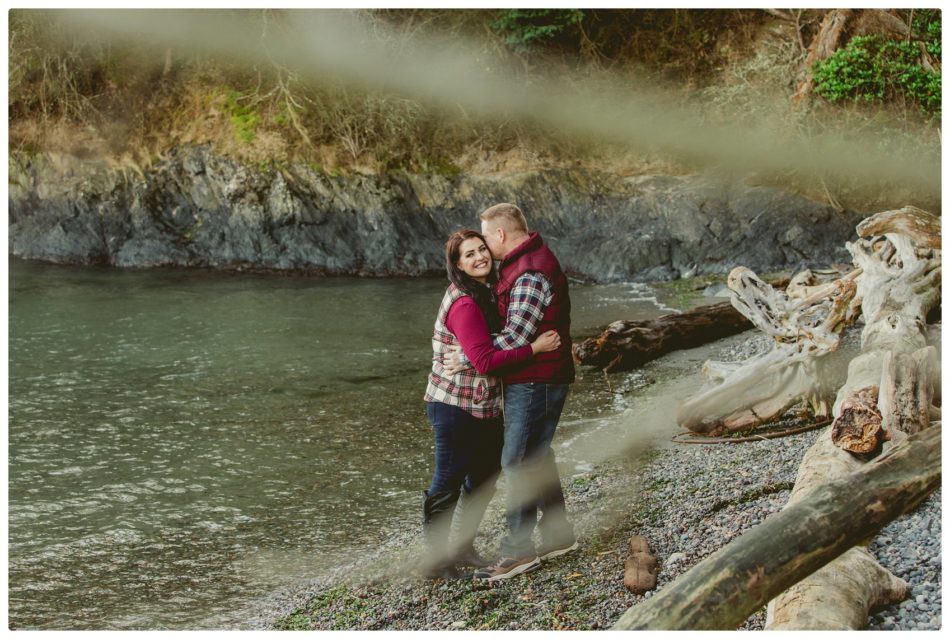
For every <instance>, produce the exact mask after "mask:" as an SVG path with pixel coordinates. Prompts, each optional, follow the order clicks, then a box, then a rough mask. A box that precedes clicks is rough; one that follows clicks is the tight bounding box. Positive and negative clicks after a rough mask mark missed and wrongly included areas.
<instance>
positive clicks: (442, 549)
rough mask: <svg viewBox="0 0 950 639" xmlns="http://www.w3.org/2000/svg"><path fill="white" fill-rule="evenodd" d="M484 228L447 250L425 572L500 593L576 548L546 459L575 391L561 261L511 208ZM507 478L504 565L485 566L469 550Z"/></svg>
mask: <svg viewBox="0 0 950 639" xmlns="http://www.w3.org/2000/svg"><path fill="white" fill-rule="evenodd" d="M480 218H481V223H482V232H481V233H478V232H477V231H459V232H457V233H454V234H453V235H452V236H451V237H450V238H449V240H448V242H447V243H446V245H445V266H446V270H447V271H448V276H449V281H450V282H451V283H450V284H449V287H448V289H447V290H446V291H445V296H444V297H443V298H442V304H441V306H440V307H439V312H438V316H437V317H436V320H435V332H434V335H433V337H432V349H433V357H432V372H431V373H430V375H429V384H428V387H427V388H426V394H425V401H426V413H427V415H428V418H429V421H430V422H431V423H432V428H433V432H434V435H435V472H434V473H433V477H432V483H431V485H430V486H429V490H427V491H426V492H425V504H424V524H423V530H424V535H425V542H426V553H425V556H424V561H423V567H422V568H423V574H425V575H426V576H429V577H443V578H457V577H459V576H460V574H461V573H460V572H459V567H460V566H472V567H474V568H476V570H475V573H474V577H475V579H479V580H484V581H498V580H502V579H507V578H509V577H513V576H515V575H519V574H521V573H524V572H527V571H529V570H533V569H535V568H537V567H538V566H540V563H541V560H543V559H550V558H553V557H557V556H559V555H563V554H565V553H567V552H570V551H572V550H575V549H576V548H577V547H578V544H577V540H576V539H575V536H574V530H573V526H571V524H570V522H569V521H568V519H567V512H566V510H565V506H564V493H563V492H562V490H561V480H560V477H559V476H558V471H557V466H556V465H555V459H554V451H553V450H552V448H551V440H552V439H553V438H554V431H555V428H556V427H557V423H558V420H559V418H560V416H561V410H562V408H563V407H564V400H565V399H566V397H567V392H568V385H569V384H570V383H571V382H573V381H574V362H573V360H572V359H571V338H570V327H571V301H570V296H569V295H568V285H567V277H566V276H565V275H564V273H563V271H562V270H561V266H560V264H559V263H558V261H557V258H556V257H555V256H554V254H553V253H552V252H551V251H550V249H548V247H547V246H546V245H545V244H544V241H543V240H542V239H541V236H540V235H539V234H538V233H537V232H532V233H529V232H528V225H527V222H526V221H525V217H524V214H523V213H522V212H521V210H520V209H519V208H518V207H517V206H515V205H513V204H497V205H495V206H493V207H491V208H489V209H487V210H486V211H484V212H483V213H482V214H481V215H480ZM493 259H494V260H500V264H499V266H498V269H497V271H496V270H495V268H494V264H493ZM502 469H503V470H504V472H505V482H506V486H507V490H506V504H505V510H506V512H505V516H506V520H507V526H508V533H507V535H506V536H505V537H504V539H502V541H501V552H500V555H501V556H500V557H499V558H498V559H497V560H495V561H488V560H485V559H483V558H482V557H480V556H479V555H478V553H477V552H476V550H475V547H474V545H473V542H474V540H475V534H476V532H477V530H478V526H479V524H480V522H481V520H482V516H483V515H484V513H485V509H486V508H487V507H488V503H489V502H490V501H491V498H492V495H493V494H494V491H495V481H496V479H497V478H498V474H499V471H500V470H502ZM456 506H458V510H459V513H458V517H457V522H456V523H457V524H458V525H457V529H458V535H457V539H456V540H455V542H454V543H453V544H451V545H450V544H449V536H450V532H451V529H452V519H453V516H454V515H455V511H456ZM539 510H540V511H541V519H540V522H538V511H539ZM536 525H537V527H538V529H539V531H540V544H539V546H538V547H535V545H534V542H533V541H532V533H533V532H534V528H535V526H536Z"/></svg>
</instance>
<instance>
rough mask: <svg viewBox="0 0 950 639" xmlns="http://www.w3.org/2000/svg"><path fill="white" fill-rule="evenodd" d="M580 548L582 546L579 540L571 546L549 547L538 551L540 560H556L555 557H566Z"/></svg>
mask: <svg viewBox="0 0 950 639" xmlns="http://www.w3.org/2000/svg"><path fill="white" fill-rule="evenodd" d="M580 547H581V544H580V542H578V541H577V540H574V541H572V542H571V543H569V544H562V545H560V546H547V547H545V548H542V549H541V550H539V551H538V559H541V560H545V559H554V558H555V557H560V556H561V555H566V554H567V553H569V552H574V551H575V550H577V549H578V548H580Z"/></svg>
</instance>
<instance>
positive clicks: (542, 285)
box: [475, 204, 578, 581]
mask: <svg viewBox="0 0 950 639" xmlns="http://www.w3.org/2000/svg"><path fill="white" fill-rule="evenodd" d="M480 218H481V220H482V235H484V236H485V242H486V243H487V244H488V248H489V249H491V252H492V254H493V255H494V256H495V258H496V259H498V260H501V264H500V266H499V270H498V283H497V284H496V285H495V293H496V294H497V296H498V307H499V310H500V311H501V314H502V317H505V318H507V319H506V323H505V329H504V331H503V332H502V333H501V334H499V335H498V336H497V337H496V338H495V345H496V347H498V348H504V349H511V348H517V347H519V346H523V345H525V344H530V343H531V341H532V340H533V339H534V338H535V337H537V336H538V335H540V334H541V333H543V332H545V331H547V330H550V329H554V330H556V331H557V332H558V334H559V335H560V337H561V346H560V348H558V349H557V350H555V351H552V352H550V353H543V354H539V355H537V356H535V358H534V359H532V360H531V362H530V363H528V364H527V365H525V366H523V367H520V368H518V369H516V370H514V371H512V372H510V373H508V374H506V375H504V376H503V378H502V380H503V382H504V415H505V442H504V448H503V449H502V454H501V465H502V468H503V469H504V471H505V478H506V479H505V481H506V485H507V499H506V513H505V516H506V520H507V524H508V534H507V536H506V537H505V538H504V539H502V542H501V557H500V559H499V560H498V561H497V562H496V563H495V564H493V565H491V566H488V567H486V568H483V569H480V570H478V571H476V572H475V579H480V580H484V581H499V580H502V579H508V578H510V577H514V576H515V575H519V574H521V573H524V572H527V571H529V570H533V569H534V568H537V567H538V566H539V565H540V563H541V560H543V559H550V558H553V557H557V556H560V555H563V554H565V553H568V552H571V551H572V550H575V549H576V548H577V547H578V544H577V540H576V539H575V537H574V529H573V526H572V525H571V524H570V522H569V521H568V520H567V512H566V509H565V506H564V493H563V491H562V490H561V479H560V477H559V476H558V472H557V466H556V464H555V459H554V451H553V450H552V448H551V441H552V439H553V438H554V431H555V428H556V427H557V424H558V420H559V419H560V416H561V410H562V409H563V407H564V400H565V399H566V398H567V392H568V386H569V384H571V383H572V382H573V381H574V361H573V359H572V358H571V337H570V329H571V299H570V295H569V294H568V285H567V277H565V275H564V273H563V271H562V270H561V265H560V264H559V263H558V260H557V258H556V257H555V256H554V254H553V253H552V252H551V250H550V249H549V248H548V247H547V246H546V245H545V244H544V241H543V240H542V239H541V236H540V235H539V234H538V233H537V232H532V233H529V232H528V225H527V222H526V221H525V217H524V214H523V213H522V212H521V209H519V208H518V207H517V206H515V205H514V204H496V205H495V206H492V207H491V208H489V209H487V210H485V211H484V212H483V213H482V214H481V215H480ZM539 509H540V511H541V514H542V516H541V521H540V522H538V510H539ZM536 525H537V527H538V529H539V531H540V533H541V545H540V547H539V548H537V549H536V548H535V546H534V542H533V541H532V539H531V535H532V533H533V531H534V528H535V526H536Z"/></svg>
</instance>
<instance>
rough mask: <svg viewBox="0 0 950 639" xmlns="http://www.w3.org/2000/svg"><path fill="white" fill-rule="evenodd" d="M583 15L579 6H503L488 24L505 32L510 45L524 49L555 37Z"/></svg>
mask: <svg viewBox="0 0 950 639" xmlns="http://www.w3.org/2000/svg"><path fill="white" fill-rule="evenodd" d="M583 19H584V12H583V11H581V10H579V9H505V10H504V11H501V13H500V15H499V16H498V19H497V20H495V21H494V22H492V23H491V28H492V30H493V31H494V32H495V33H497V34H499V35H503V36H505V42H507V43H508V45H509V46H511V47H512V48H513V49H515V50H521V51H523V50H526V49H528V48H530V47H531V46H532V45H535V44H542V43H544V42H545V41H548V40H551V39H553V38H555V37H556V36H558V35H560V34H562V33H564V32H565V31H568V30H570V29H571V27H574V26H576V25H579V24H580V23H581V21H582V20H583Z"/></svg>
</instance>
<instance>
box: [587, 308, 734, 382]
mask: <svg viewBox="0 0 950 639" xmlns="http://www.w3.org/2000/svg"><path fill="white" fill-rule="evenodd" d="M750 328H752V324H751V322H749V320H747V319H746V318H745V317H743V316H742V314H741V313H739V312H738V311H737V310H736V309H735V308H733V306H732V305H731V304H730V303H729V302H723V303H721V304H712V305H710V306H700V307H697V308H694V309H692V310H690V311H686V312H685V313H670V314H669V315H663V316H661V317H658V318H656V319H652V320H642V321H627V320H619V321H616V322H614V323H612V324H610V325H609V326H608V327H607V328H606V329H605V330H604V332H603V333H601V334H600V335H599V336H597V337H592V338H590V339H586V340H584V341H583V342H580V343H578V344H575V345H574V359H575V360H576V361H577V362H578V363H580V364H587V365H591V366H599V367H601V368H603V369H604V372H606V373H610V372H616V371H625V370H630V369H632V368H635V367H637V366H640V365H642V364H644V363H646V362H649V361H650V360H653V359H656V358H658V357H661V356H663V355H666V354H667V353H669V352H671V351H674V350H677V349H681V348H695V347H697V346H701V345H703V344H706V343H708V342H713V341H715V340H717V339H722V338H723V337H729V336H730V335H735V334H736V333H741V332H742V331H744V330H747V329H750Z"/></svg>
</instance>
